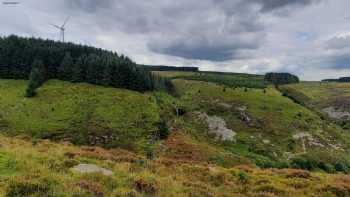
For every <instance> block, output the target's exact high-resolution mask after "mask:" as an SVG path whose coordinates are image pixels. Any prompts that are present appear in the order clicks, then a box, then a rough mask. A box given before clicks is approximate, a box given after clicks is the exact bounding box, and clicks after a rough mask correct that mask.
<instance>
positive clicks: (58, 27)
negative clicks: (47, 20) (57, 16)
mask: <svg viewBox="0 0 350 197" xmlns="http://www.w3.org/2000/svg"><path fill="white" fill-rule="evenodd" d="M50 25H52V26H54V27H56V28H57V29H60V30H61V27H60V26H58V25H54V24H50Z"/></svg>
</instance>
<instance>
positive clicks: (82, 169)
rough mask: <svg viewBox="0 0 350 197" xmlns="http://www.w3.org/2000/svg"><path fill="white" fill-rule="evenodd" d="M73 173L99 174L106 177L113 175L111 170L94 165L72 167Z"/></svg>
mask: <svg viewBox="0 0 350 197" xmlns="http://www.w3.org/2000/svg"><path fill="white" fill-rule="evenodd" d="M72 170H73V171H74V172H78V173H84V174H85V173H101V174H103V175H106V176H111V175H113V172H112V171H111V170H107V169H105V168H101V167H98V166H96V165H94V164H79V165H77V166H74V167H73V168H72Z"/></svg>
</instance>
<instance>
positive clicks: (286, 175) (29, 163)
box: [0, 72, 350, 197]
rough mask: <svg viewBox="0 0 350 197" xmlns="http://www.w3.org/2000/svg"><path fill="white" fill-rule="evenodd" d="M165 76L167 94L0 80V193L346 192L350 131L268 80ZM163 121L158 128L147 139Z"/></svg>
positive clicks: (291, 193) (162, 194)
mask: <svg viewBox="0 0 350 197" xmlns="http://www.w3.org/2000/svg"><path fill="white" fill-rule="evenodd" d="M179 74H181V73H178V72H176V73H170V72H168V73H167V75H169V76H170V75H172V76H173V77H174V76H176V75H179ZM215 75H218V74H217V73H215ZM169 76H168V77H169ZM249 77H252V76H249ZM173 85H174V92H173V93H174V95H175V96H172V95H169V94H168V93H165V92H152V93H151V92H150V93H144V94H142V93H138V92H134V91H129V90H124V89H114V88H105V87H101V86H93V85H89V84H85V83H80V84H72V83H68V82H62V81H57V80H51V81H48V82H47V83H45V84H44V85H43V86H42V87H41V88H40V89H39V90H38V95H36V96H35V97H33V98H25V97H24V96H23V94H24V91H25V87H26V81H16V80H0V101H1V102H0V117H1V118H0V119H1V121H0V125H1V126H0V130H1V131H2V132H3V134H1V135H0V141H1V144H0V196H43V195H44V194H51V196H111V197H112V196H113V197H114V196H118V197H119V196H121V197H123V196H124V197H127V196H191V197H193V196H291V197H294V196H315V194H316V196H349V195H350V186H349V185H350V178H349V176H347V175H344V174H345V173H349V172H350V170H349V168H350V157H349V152H348V151H349V148H350V136H349V134H348V133H347V132H344V130H343V129H342V128H340V127H339V126H337V125H334V124H332V123H330V122H328V121H324V120H322V118H321V117H320V116H319V113H317V111H314V110H313V109H312V108H307V107H303V106H302V105H299V104H297V103H295V102H294V101H293V100H291V99H289V98H288V97H285V96H283V95H282V93H281V92H280V91H278V90H277V89H275V88H274V87H272V86H268V87H267V88H265V89H259V88H246V87H243V88H237V87H233V88H231V87H229V86H226V85H221V83H212V82H204V81H197V80H185V79H174V80H173ZM283 87H286V86H283ZM288 87H290V86H288ZM315 97H317V96H315ZM310 100H311V99H310ZM164 120H165V121H166V122H167V127H168V128H169V130H170V134H169V136H164V138H163V139H162V140H155V141H154V142H152V143H150V140H149V138H150V136H152V135H154V134H156V133H159V132H160V128H161V127H160V125H161V124H160V122H162V121H164ZM163 129H164V128H163ZM5 134H6V135H5ZM9 135H13V136H15V137H9ZM5 136H6V137H5ZM30 136H33V137H34V138H31V137H30ZM46 138H48V139H55V140H60V141H57V142H52V141H49V140H43V139H46ZM68 141H71V142H74V143H76V144H78V145H81V144H84V145H86V146H81V147H77V146H74V145H71V144H70V143H69V142H68ZM87 145H89V146H87ZM94 145H96V146H94ZM101 146H104V147H106V148H109V150H106V149H103V148H100V147H101ZM78 164H94V165H97V166H99V167H103V168H105V169H107V170H111V172H112V175H109V176H108V175H106V176H105V175H102V174H98V173H93V174H80V173H78V172H75V171H73V170H72V167H74V166H76V165H78ZM259 167H261V168H259ZM286 168H289V169H286ZM291 168H295V169H291ZM296 169H306V170H310V171H304V170H296ZM326 172H327V173H329V174H327V173H326ZM337 173H338V174H337ZM342 173H343V174H342Z"/></svg>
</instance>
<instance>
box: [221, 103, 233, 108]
mask: <svg viewBox="0 0 350 197" xmlns="http://www.w3.org/2000/svg"><path fill="white" fill-rule="evenodd" d="M218 106H219V107H222V108H225V109H231V108H232V105H230V104H228V103H218Z"/></svg>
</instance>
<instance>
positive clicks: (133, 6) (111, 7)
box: [65, 0, 315, 61]
mask: <svg viewBox="0 0 350 197" xmlns="http://www.w3.org/2000/svg"><path fill="white" fill-rule="evenodd" d="M312 2H315V0H202V1H197V0H177V1H173V0H153V1H138V0H118V1H113V0H101V1H98V0H65V4H66V7H67V8H69V10H71V12H72V13H74V14H77V13H76V12H80V13H83V14H85V15H86V16H87V17H86V20H92V21H90V22H91V23H93V25H98V26H99V27H100V28H101V29H105V30H106V31H107V30H108V31H115V30H118V31H122V32H125V33H129V34H143V35H146V36H147V37H149V38H150V39H149V40H148V43H147V47H148V49H149V50H151V51H153V52H156V53H160V54H165V55H170V56H177V57H182V58H185V59H200V60H211V61H226V60H230V59H240V58H245V56H246V54H247V51H249V50H256V49H258V48H259V47H260V46H261V43H262V42H263V40H264V35H265V33H264V30H265V28H266V25H265V22H264V14H265V13H267V12H272V11H274V10H278V9H280V8H286V7H289V6H295V5H300V6H303V5H308V4H310V3H312ZM92 14H93V16H94V17H93V18H88V16H89V15H90V16H91V15H92ZM80 17H85V16H83V15H81V16H80Z"/></svg>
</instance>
